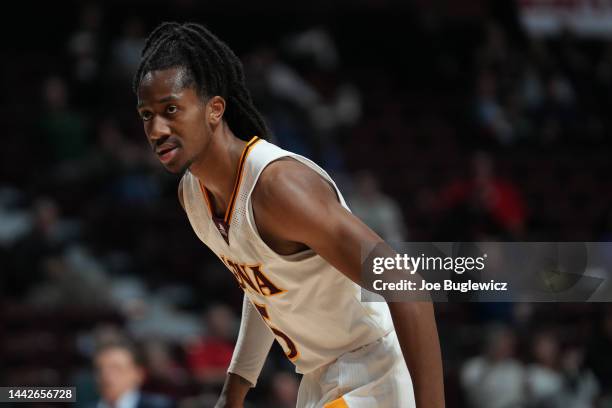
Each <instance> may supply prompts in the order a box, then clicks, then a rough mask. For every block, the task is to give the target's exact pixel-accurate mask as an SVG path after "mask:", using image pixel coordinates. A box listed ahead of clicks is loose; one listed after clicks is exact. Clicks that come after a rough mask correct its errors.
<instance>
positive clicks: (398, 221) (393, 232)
mask: <svg viewBox="0 0 612 408" xmlns="http://www.w3.org/2000/svg"><path fill="white" fill-rule="evenodd" d="M348 201H349V207H350V208H351V211H352V212H353V213H354V214H355V215H356V216H357V217H359V218H360V219H361V220H362V221H363V222H364V223H365V224H366V225H367V226H368V227H370V228H372V229H373V230H374V231H375V232H376V233H377V234H378V235H380V236H381V237H382V238H383V239H384V240H387V241H393V242H402V241H405V240H406V239H407V236H406V227H405V224H404V218H403V216H402V210H401V209H400V206H399V205H398V204H397V202H396V201H395V200H393V199H392V198H391V197H389V196H387V195H385V194H383V193H382V191H380V188H379V186H378V181H377V180H376V178H375V177H374V176H373V175H372V174H371V173H368V172H362V173H360V174H358V175H357V176H356V177H355V190H354V194H353V195H352V196H351V197H350V199H349V200H348Z"/></svg>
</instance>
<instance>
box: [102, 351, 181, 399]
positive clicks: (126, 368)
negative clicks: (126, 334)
mask: <svg viewBox="0 0 612 408" xmlns="http://www.w3.org/2000/svg"><path fill="white" fill-rule="evenodd" d="M94 365H95V369H96V375H97V380H98V388H99V391H100V397H101V399H100V401H99V402H98V404H97V406H96V408H171V407H174V406H175V404H174V403H173V402H172V401H171V400H169V399H168V398H166V397H163V396H160V395H154V394H148V393H144V392H141V391H140V387H141V386H142V384H143V382H144V379H145V371H144V368H143V365H142V362H141V360H140V357H139V356H138V352H137V351H136V349H135V348H134V346H132V345H131V344H129V343H125V342H123V343H108V344H102V345H101V346H100V349H99V350H97V352H96V355H95V357H94Z"/></svg>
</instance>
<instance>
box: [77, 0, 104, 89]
mask: <svg viewBox="0 0 612 408" xmlns="http://www.w3.org/2000/svg"><path fill="white" fill-rule="evenodd" d="M102 18H103V9H102V7H101V6H99V5H97V4H95V3H89V4H85V5H84V6H83V7H82V8H81V10H80V13H79V27H78V29H77V30H76V31H75V32H74V33H73V34H72V35H71V37H70V39H69V40H68V52H69V54H70V56H71V57H72V58H73V64H74V65H73V75H74V77H75V78H76V79H77V80H78V81H81V82H89V81H91V80H93V79H94V78H95V77H96V76H97V75H98V71H99V69H100V62H99V58H100V54H101V50H100V45H101V44H100V42H101V38H100V26H101V23H102Z"/></svg>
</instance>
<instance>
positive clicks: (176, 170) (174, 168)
mask: <svg viewBox="0 0 612 408" xmlns="http://www.w3.org/2000/svg"><path fill="white" fill-rule="evenodd" d="M187 168H188V167H185V166H180V165H179V164H174V163H168V164H166V165H164V169H166V171H167V172H168V173H170V174H183V173H184V172H185V170H186V169H187Z"/></svg>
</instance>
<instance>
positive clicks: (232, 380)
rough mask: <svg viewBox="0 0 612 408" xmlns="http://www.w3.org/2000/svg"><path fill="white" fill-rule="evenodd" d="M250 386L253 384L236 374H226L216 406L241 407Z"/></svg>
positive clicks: (225, 407)
mask: <svg viewBox="0 0 612 408" xmlns="http://www.w3.org/2000/svg"><path fill="white" fill-rule="evenodd" d="M252 386H253V384H251V383H250V382H248V381H247V380H246V379H244V378H242V377H241V376H239V375H238V374H234V373H227V376H226V378H225V383H224V384H223V390H222V391H221V396H220V397H219V401H218V402H217V406H218V407H224V408H234V407H236V408H238V407H242V406H243V404H244V399H245V398H246V395H247V393H248V392H249V389H250V388H251V387H252Z"/></svg>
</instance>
